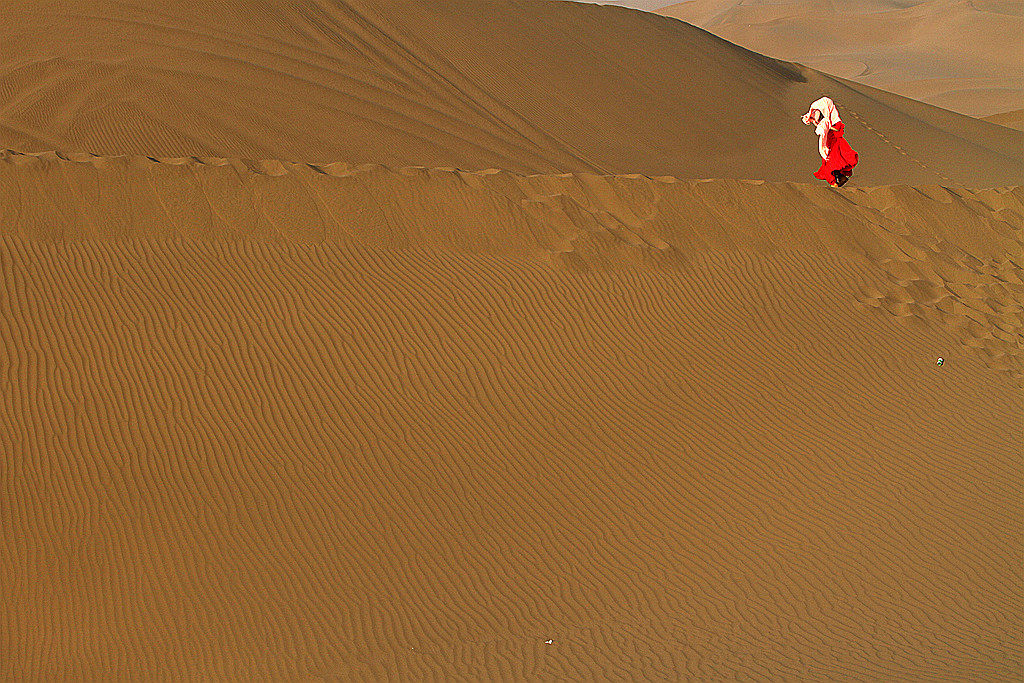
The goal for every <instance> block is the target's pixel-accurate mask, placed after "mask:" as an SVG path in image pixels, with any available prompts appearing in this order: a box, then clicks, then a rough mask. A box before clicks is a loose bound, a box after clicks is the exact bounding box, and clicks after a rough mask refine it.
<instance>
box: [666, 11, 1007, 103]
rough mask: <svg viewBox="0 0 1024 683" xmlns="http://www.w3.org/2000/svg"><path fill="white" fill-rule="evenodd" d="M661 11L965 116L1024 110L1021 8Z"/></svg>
mask: <svg viewBox="0 0 1024 683" xmlns="http://www.w3.org/2000/svg"><path fill="white" fill-rule="evenodd" d="M657 12H658V13H659V14H663V15H665V16H670V17H675V18H676V19H682V20H683V21H686V22H689V23H691V24H693V25H695V26H700V27H701V28H704V29H707V30H708V31H711V32H712V33H714V34H715V35H717V36H721V37H722V38H725V39H726V40H729V41H731V42H734V43H736V44H737V45H742V46H744V47H746V48H749V49H751V50H754V51H756V52H759V53H762V54H766V55H770V56H772V57H776V58H779V59H787V60H791V61H794V62H799V63H801V64H805V65H807V66H809V67H812V68H814V69H818V70H820V71H823V72H825V73H830V74H834V75H837V76H842V77H845V78H850V79H853V80H856V81H858V82H860V83H864V84H867V85H871V86H874V87H876V88H881V89H882V90H887V91H890V92H894V93H899V94H900V95H903V96H905V97H910V98H913V99H915V100H921V101H923V102H928V103H929V104H933V105H936V106H939V107H943V108H946V109H951V110H953V111H958V112H962V113H965V114H969V115H971V116H988V115H991V114H997V113H1001V112H1004V111H1008V110H1012V109H1019V108H1020V107H1021V106H1022V105H1024V3H1021V2H1020V1H1019V0H1015V1H1010V0H1007V1H1002V0H995V1H992V2H986V1H984V0H974V1H972V0H924V1H922V0H844V2H819V1H818V0H770V1H766V0H742V1H741V0H689V1H688V2H681V3H677V4H674V5H670V6H667V7H664V8H662V9H659V10H657ZM859 64H864V65H865V67H866V68H864V69H859V68H858V67H857V66H856V65H859Z"/></svg>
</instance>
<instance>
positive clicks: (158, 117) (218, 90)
mask: <svg viewBox="0 0 1024 683" xmlns="http://www.w3.org/2000/svg"><path fill="white" fill-rule="evenodd" d="M0 44H2V45H3V49H2V50H0V103H2V106H0V147H6V148H10V149H17V150H21V151H46V150H52V149H57V150H60V151H63V152H69V153H70V152H95V153H98V154H105V155H109V154H144V155H155V156H188V155H200V156H202V155H213V156H221V157H232V158H233V157H245V158H269V159H287V160H293V161H305V162H322V163H330V162H334V161H337V160H345V161H348V162H352V163H383V164H388V165H391V166H409V165H424V166H457V167H459V168H467V169H482V168H505V169H508V170H512V171H518V172H530V173H539V172H540V173H550V172H562V171H584V172H599V173H647V174H649V175H673V176H676V177H679V178H705V177H712V178H757V179H765V180H780V181H793V182H813V179H812V177H811V173H812V172H813V171H814V170H816V169H817V166H818V164H819V163H820V160H819V159H818V156H817V147H816V145H815V140H814V135H813V132H812V131H810V130H809V129H808V128H807V127H806V126H804V125H802V124H801V123H800V121H799V116H800V115H801V114H803V113H804V112H806V110H807V105H808V104H809V103H810V102H812V101H813V100H815V99H817V98H818V97H820V96H821V95H823V94H828V95H830V96H831V97H832V98H833V99H834V100H835V101H836V102H837V103H838V104H839V107H840V112H842V113H843V114H844V115H846V113H847V111H855V112H857V113H859V114H860V115H861V117H863V119H864V120H865V121H868V122H870V123H871V125H873V126H874V127H875V128H876V129H878V130H882V131H883V132H885V133H886V135H887V136H888V137H889V138H890V139H892V140H894V141H896V143H897V144H899V145H900V146H902V147H903V148H904V149H907V150H912V151H913V154H914V156H915V157H916V158H918V159H920V160H921V161H923V162H924V163H925V164H926V165H927V167H928V168H930V169H933V170H934V171H936V172H926V171H924V170H923V169H922V168H921V167H920V166H918V165H917V164H915V163H913V162H912V161H910V160H909V159H907V158H906V157H904V156H903V155H901V154H899V153H897V152H895V151H894V150H893V149H892V148H891V146H890V145H887V144H885V143H883V142H881V141H880V140H879V139H878V138H877V137H875V136H874V135H872V134H870V133H868V132H867V131H865V130H864V129H863V128H862V127H861V126H860V124H859V123H858V122H857V121H850V122H849V123H848V126H849V127H848V129H847V130H848V132H847V137H848V138H849V139H850V141H851V144H853V146H854V148H855V149H857V151H858V152H860V153H861V156H862V158H863V163H862V165H861V166H860V168H859V169H858V175H857V177H856V180H855V181H856V182H858V183H863V184H865V185H880V184H919V183H945V182H947V181H945V180H944V179H943V178H942V176H943V175H944V176H947V177H949V178H953V179H954V180H955V181H956V182H957V183H961V184H965V185H971V186H988V185H1002V184H1019V183H1020V181H1021V178H1022V177H1024V162H1022V161H1021V159H1020V155H1019V154H1017V153H1016V152H1017V151H1018V150H1019V148H1020V147H1021V144H1022V142H1021V136H1020V134H1019V133H1016V132H1013V133H1010V132H1007V131H1004V130H1002V129H998V128H993V127H991V126H987V125H985V124H984V123H979V122H978V121H976V120H971V119H969V118H966V117H962V116H956V115H953V114H950V113H949V112H945V111H941V110H938V109H934V108H931V107H926V106H923V105H920V104H917V103H914V102H910V101H908V100H905V99H902V98H899V97H891V96H886V95H880V94H879V93H878V92H876V91H873V90H872V89H871V88H868V87H865V86H862V85H858V84H854V83H850V82H845V81H839V80H836V79H834V78H830V77H827V76H824V75H823V74H819V73H817V72H814V71H811V70H809V69H804V68H801V67H796V66H794V65H792V64H787V63H785V62H778V61H776V60H773V59H768V58H766V57H763V56H761V55H758V54H754V53H751V52H749V51H747V50H744V49H742V48H739V47H737V46H735V45H731V44H729V43H727V42H725V41H723V40H721V39H719V38H716V37H714V36H712V35H710V34H708V33H706V32H704V31H702V30H699V29H696V28H694V27H692V26H688V25H686V24H684V23H681V22H678V21H673V20H670V19H666V18H663V17H659V16H656V15H652V14H645V13H641V12H636V11H631V10H625V9H622V8H618V7H602V6H597V5H580V4H577V3H570V2H562V1H557V2H555V1H545V0H526V1H522V0H516V1H515V2H512V1H511V0H509V1H505V2H489V3H481V2H478V1H477V0H449V1H447V2H444V3H424V2H416V1H415V0H388V2H375V1H368V0H351V1H348V0H346V1H344V2H342V1H340V0H338V1H332V2H327V1H323V2H312V1H310V2H307V3H305V4H292V3H281V2H269V1H258V0H251V1H248V2H222V3H218V4H217V12H214V13H211V12H208V11H207V10H205V9H204V8H203V7H201V6H200V5H198V4H195V3H186V2H183V1H182V0H174V1H172V2H166V3H159V4H154V3H152V2H143V1H139V0H136V1H134V2H108V1H101V2H90V3H81V4H79V3H77V2H71V3H58V4H51V5H43V6H40V3H38V2H27V1H26V0H10V1H9V2H6V3H5V4H4V21H3V22H2V23H0ZM639 46H642V47H639ZM855 59H861V58H860V57H855ZM812 66H817V65H815V64H812ZM843 73H844V74H847V73H850V75H851V76H852V75H853V74H852V73H851V72H849V70H844V71H843ZM580 74H583V77H581V76H580ZM872 82H873V81H872ZM943 87H945V86H943ZM986 87H988V86H986ZM1009 108H1010V107H1009V106H1007V107H1004V109H1009ZM939 174H941V175H939Z"/></svg>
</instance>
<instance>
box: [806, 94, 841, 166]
mask: <svg viewBox="0 0 1024 683" xmlns="http://www.w3.org/2000/svg"><path fill="white" fill-rule="evenodd" d="M815 111H818V112H820V113H821V121H819V122H818V125H817V126H816V127H815V128H814V132H815V133H817V134H818V152H819V153H820V154H821V158H822V159H827V158H828V147H826V146H825V135H826V134H827V133H828V131H829V129H830V128H834V127H835V125H836V124H837V123H839V122H840V119H839V112H838V111H836V105H835V103H834V102H833V101H832V100H830V99H829V98H827V97H819V98H818V99H816V100H814V101H813V102H811V108H810V109H808V110H807V113H806V114H804V115H803V116H802V117H801V120H802V121H803V122H804V123H806V124H807V125H810V124H811V114H813V113H814V112H815Z"/></svg>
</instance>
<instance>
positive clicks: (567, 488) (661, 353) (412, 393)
mask: <svg viewBox="0 0 1024 683" xmlns="http://www.w3.org/2000/svg"><path fill="white" fill-rule="evenodd" d="M0 188H2V190H0V225H2V226H4V228H3V232H4V237H3V239H2V242H0V244H2V250H3V251H2V256H0V264H2V271H0V274H2V279H0V286H2V288H3V289H2V291H3V296H2V297H0V301H2V302H3V306H4V310H3V315H2V316H0V319H2V320H3V321H4V340H5V346H4V348H5V356H4V359H3V361H4V362H3V365H2V366H0V367H3V368H4V373H5V376H4V377H3V384H2V386H3V393H2V403H0V405H2V406H3V411H4V412H3V419H4V421H5V423H6V424H7V425H8V427H7V429H8V433H9V434H10V435H11V436H12V438H11V441H10V443H11V444H12V445H13V448H12V449H11V450H10V451H9V456H8V457H9V460H8V461H7V462H6V463H5V474H4V487H3V490H4V492H5V493H4V496H5V499H4V504H3V509H4V511H5V512H4V517H3V521H4V533H3V544H4V549H3V553H2V554H0V557H2V558H3V560H2V561H3V565H2V571H3V575H4V577H5V584H6V585H7V587H8V600H7V604H6V606H5V610H4V612H3V629H2V631H0V633H2V638H3V640H2V641H0V642H2V649H3V652H4V653H5V656H4V657H3V658H2V659H0V661H2V662H3V670H2V672H0V673H2V674H3V675H4V676H6V677H22V676H45V677H52V676H57V675H60V674H71V675H75V676H95V675H106V676H125V675H129V674H132V675H148V676H152V675H173V676H182V675H196V676H233V677H238V676H241V677H249V676H269V677H286V676H287V677H291V676H299V677H307V676H327V675H341V676H359V677H374V678H386V677H395V676H399V677H406V678H422V677H425V676H428V675H443V676H445V677H449V676H468V677H473V678H481V677H486V678H493V677H498V676H504V677H509V678H524V677H529V678H547V677H572V678H583V677H594V676H597V677H615V678H620V677H624V676H644V677H657V678H670V677H672V678H674V677H680V676H682V677H695V678H705V679H706V678H734V677H737V676H743V677H760V678H765V677H780V676H784V677H852V678H898V679H901V680H908V679H916V678H925V677H936V676H938V677H962V678H970V679H972V680H984V679H993V680H994V679H1005V678H1010V677H1012V676H1013V675H1015V672H1017V671H1019V668H1020V666H1021V642H1020V628H1021V617H1020V615H1021V613H1022V612H1021V608H1022V607H1024V605H1022V604H1021V603H1022V600H1021V592H1020V585H1021V570H1020V563H1019V556H1020V550H1021V548H1020V532H1021V520H1020V514H1019V512H1020V508H1019V505H1020V494H1021V486H1020V483H1021V454H1020V443H1021V440H1022V438H1024V434H1022V430H1021V424H1020V414H1021V410H1022V409H1024V401H1022V399H1021V391H1020V388H1021V385H1020V375H1021V358H1020V338H1021V329H1022V320H1021V310H1022V306H1021V298H1022V289H1024V285H1022V280H1021V273H1022V269H1021V265H1022V264H1021V260H1020V257H1019V254H1020V252H1021V235H1022V228H1024V219H1022V216H1024V194H1022V192H1021V190H1020V189H1014V190H973V191H972V190H962V191H955V192H954V191H949V190H944V189H942V188H939V187H934V186H933V187H922V188H909V187H892V188H880V189H873V190H861V191H844V192H842V193H836V192H834V191H832V190H829V189H827V188H824V187H817V186H806V185H793V184H785V183H783V184H773V183H761V184H757V183H749V182H743V181H735V180H720V181H707V182H699V181H675V180H674V179H670V178H665V179H650V178H646V177H642V176H633V177H601V176H595V175H586V174H576V175H544V176H532V177H524V176H518V175H514V174H511V173H508V172H483V173H466V172H456V171H453V170H443V169H433V170H431V169H425V168H407V169H396V170H389V169H386V168H383V167H379V166H368V167H362V168H351V167H347V166H345V165H342V164H336V165H330V166H326V167H310V166H307V165H302V164H270V163H264V164H259V165H246V164H244V163H242V162H238V161H230V160H224V159H207V160H205V161H204V162H202V163H200V162H197V161H187V160H158V161H154V160H151V159H147V158H139V157H136V158H88V157H84V156H83V157H81V158H80V160H78V161H74V160H62V159H60V158H58V157H56V156H55V155H42V156H31V155H29V156H26V155H22V154H7V155H6V156H5V157H4V158H3V160H2V162H0ZM940 355H941V356H944V357H945V358H946V359H947V361H946V364H945V365H943V366H941V367H939V366H936V365H935V358H936V357H937V356H940ZM547 640H551V641H553V642H552V643H551V644H547V643H545V641H547Z"/></svg>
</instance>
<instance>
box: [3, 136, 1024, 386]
mask: <svg viewBox="0 0 1024 683" xmlns="http://www.w3.org/2000/svg"><path fill="white" fill-rule="evenodd" d="M0 182H2V188H0V221H2V226H0V232H2V233H6V234H12V233H14V234H17V235H20V236H23V237H31V238H34V239H81V238H89V237H101V238H107V239H110V238H113V239H124V238H129V239H138V238H145V237H163V238H169V237H186V238H191V239H215V240H219V239H283V240H292V241H302V242H309V241H319V240H337V241H342V242H348V243H351V244H358V245H362V246H370V247H376V248H385V249H396V248H428V249H444V250H454V251H462V252H470V253H480V252H486V253H492V254H497V255H501V256H505V257H516V258H528V259H536V260H540V261H542V262H544V263H547V264H550V265H554V266H557V267H559V268H570V269H577V270H595V269H596V270H607V269H616V268H623V267H631V266H636V265H639V264H648V265H655V266H657V267H667V268H671V267H673V265H674V264H676V265H678V264H679V263H685V262H686V260H687V259H688V258H690V257H692V255H693V254H694V253H697V252H702V251H722V250H725V251H737V250H738V251H755V252H765V251H769V252H770V251H773V250H781V249H785V250H791V249H797V250H805V251H811V252H814V253H822V254H836V255H840V256H842V257H844V258H850V259H853V260H857V261H863V262H865V263H867V264H869V265H870V266H871V267H872V268H874V269H876V270H878V271H879V272H881V273H883V274H884V276H885V279H886V282H887V285H886V286H885V287H882V288H867V289H865V290H864V291H860V292H859V293H858V296H859V298H860V300H861V301H862V302H863V303H864V304H866V305H868V306H870V307H872V308H875V309H878V310H880V311H885V312H888V313H889V314H891V315H894V316H897V317H900V318H912V319H916V320H919V321H923V322H925V323H927V324H938V325H941V326H943V327H946V328H950V329H953V330H955V331H956V333H957V334H958V335H959V336H960V338H961V340H962V342H963V343H964V344H965V345H967V346H969V347H972V348H975V349H977V350H978V351H979V352H980V353H982V354H983V355H984V356H985V357H986V358H987V361H988V362H989V363H990V364H992V365H993V366H995V367H999V368H1001V369H1004V370H1007V371H1009V372H1011V373H1012V374H1014V375H1015V376H1017V377H1019V376H1020V374H1021V369H1022V355H1021V353H1022V352H1021V348H1022V346H1024V345H1022V343H1021V341H1022V335H1024V332H1022V330H1024V270H1022V267H1024V263H1022V262H1021V258H1020V254H1021V253H1024V237H1022V236H1024V189H1022V188H1021V187H1005V188H984V189H968V188H959V187H943V186H928V187H906V186H898V185H897V186H883V187H875V188H857V189H844V190H842V191H838V192H837V191H835V190H832V189H830V188H827V187H823V186H816V185H804V184H798V183H772V182H763V181H744V180H733V179H708V180H680V179H676V178H672V177H657V178H651V177H648V176H645V175H639V174H631V175H614V176H607V175H599V174H587V173H559V174H535V175H521V174H518V173H513V172H510V171H504V170H500V169H484V170H479V171H466V170H460V169H455V168H425V167H403V168H396V169H392V168H388V167H387V166H383V165H378V164H364V165H359V166H350V165H348V164H345V163H334V164H324V165H319V164H304V163H298V162H285V161H274V160H260V161H254V160H242V159H226V158H220V157H212V158H201V157H182V158H170V159H160V158H154V157H145V156H114V157H103V156H97V155H92V154H76V155H72V154H61V153H58V152H47V153H32V154H25V153H20V152H14V151H11V150H6V151H3V152H0Z"/></svg>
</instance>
